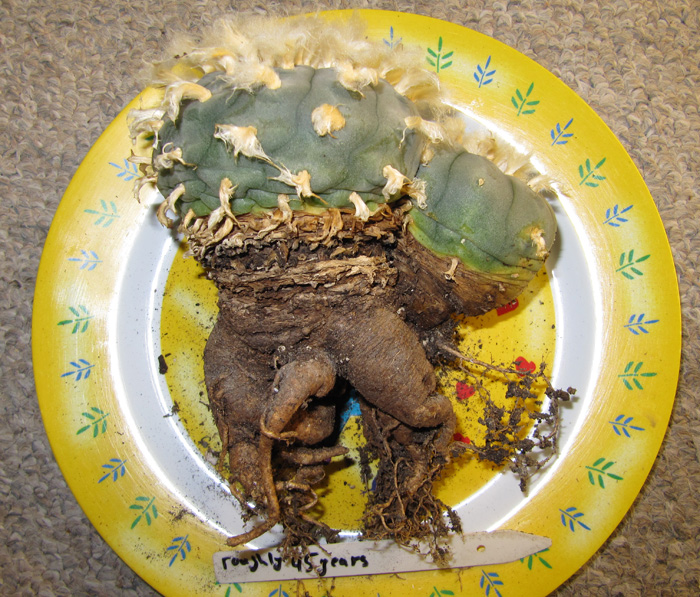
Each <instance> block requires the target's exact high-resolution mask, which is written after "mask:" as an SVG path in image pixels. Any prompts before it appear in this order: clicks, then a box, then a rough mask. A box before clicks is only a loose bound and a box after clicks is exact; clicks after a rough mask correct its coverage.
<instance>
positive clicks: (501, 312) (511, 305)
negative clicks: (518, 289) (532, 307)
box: [496, 299, 520, 315]
mask: <svg viewBox="0 0 700 597" xmlns="http://www.w3.org/2000/svg"><path fill="white" fill-rule="evenodd" d="M519 304H520V303H518V299H515V300H512V301H510V303H508V304H507V305H503V306H502V307H498V309H496V313H497V314H498V315H505V314H506V313H510V312H511V311H515V310H516V309H517V308H518V305H519Z"/></svg>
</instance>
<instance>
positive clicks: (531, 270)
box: [409, 150, 556, 278]
mask: <svg viewBox="0 0 700 597" xmlns="http://www.w3.org/2000/svg"><path fill="white" fill-rule="evenodd" d="M418 176H419V177H420V178H421V179H422V180H424V181H425V183H426V189H425V190H426V197H427V205H426V207H425V209H416V208H414V209H413V210H411V220H412V222H411V224H410V226H409V230H410V232H411V233H412V234H413V235H414V236H415V237H416V239H417V240H418V241H419V242H421V243H422V244H423V245H425V246H426V247H428V248H429V249H431V250H432V251H433V252H435V253H438V254H440V255H448V256H452V257H458V258H459V259H460V260H461V261H462V262H463V263H464V264H465V265H466V266H467V267H469V268H471V269H475V270H478V271H482V272H486V273H499V274H523V275H525V276H526V277H527V278H530V277H532V276H533V275H534V274H535V273H536V272H537V271H538V270H539V269H540V268H541V266H542V262H543V260H544V256H545V254H546V250H547V249H548V248H549V247H550V246H551V242H552V240H553V239H554V235H555V233H556V220H555V218H554V213H553V211H552V209H551V207H550V206H549V204H548V203H547V201H546V200H544V199H543V198H542V197H540V196H539V195H537V194H536V193H535V192H534V191H532V190H531V189H530V188H529V187H528V186H527V185H526V184H525V183H523V182H522V181H520V180H518V179H516V178H514V177H512V176H506V175H505V174H503V173H502V172H501V171H500V170H499V169H498V168H497V167H496V166H495V165H494V164H493V163H492V162H491V161H489V160H488V159H487V158H484V157H482V156H478V155H474V154H470V153H467V152H466V151H451V150H445V151H440V152H439V153H438V154H437V155H435V157H434V158H433V159H432V160H431V161H430V163H429V164H428V165H427V166H422V167H421V168H420V169H419V171H418Z"/></svg>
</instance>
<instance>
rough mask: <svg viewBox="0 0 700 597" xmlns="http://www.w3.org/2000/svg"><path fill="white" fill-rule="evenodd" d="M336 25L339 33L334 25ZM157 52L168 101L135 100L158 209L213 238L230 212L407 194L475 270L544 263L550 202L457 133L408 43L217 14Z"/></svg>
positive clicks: (428, 231)
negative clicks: (218, 20)
mask: <svg viewBox="0 0 700 597" xmlns="http://www.w3.org/2000/svg"><path fill="white" fill-rule="evenodd" d="M339 27H340V28H341V29H342V32H341V33H339V30H338V28H339ZM210 39H213V40H215V41H214V43H207V42H206V41H200V42H198V43H194V42H185V43H184V45H181V46H180V49H179V51H178V55H177V57H176V58H173V59H170V60H167V61H165V62H162V63H159V64H158V65H156V67H155V69H154V76H153V82H152V84H154V85H156V86H160V87H161V88H162V90H163V93H162V99H161V101H160V103H159V104H157V105H154V106H151V107H146V108H144V109H141V110H135V111H133V112H132V114H131V119H130V129H131V134H132V138H134V139H136V138H137V137H138V136H139V135H140V134H142V133H146V134H149V135H151V136H152V138H153V152H152V156H150V157H142V158H138V157H135V158H134V160H135V161H137V162H139V163H140V164H141V169H142V172H143V177H142V178H141V179H140V181H139V185H138V187H137V194H138V193H139V192H140V189H141V188H142V187H143V186H144V185H147V184H155V185H156V186H157V188H158V190H159V191H160V192H161V193H162V194H163V196H164V197H165V200H164V201H163V203H162V204H161V207H160V209H159V211H158V216H159V219H160V220H161V222H162V223H163V224H166V225H172V221H171V220H170V218H169V217H168V215H167V214H168V213H169V212H172V213H174V214H175V215H176V216H178V217H179V218H180V221H181V224H180V227H181V230H183V231H184V232H185V233H187V234H188V235H189V237H190V239H192V238H194V240H195V241H197V242H199V243H200V244H201V245H204V246H211V245H215V244H216V243H218V242H220V241H221V240H223V239H224V238H225V237H226V236H227V235H228V234H229V233H230V232H231V230H232V229H233V228H234V226H235V223H236V222H237V219H236V218H237V216H240V215H241V214H247V213H256V212H264V213H269V212H270V210H274V209H279V210H281V211H282V212H283V213H289V212H293V211H294V210H304V211H307V212H312V213H315V212H320V211H323V210H327V209H329V208H335V209H347V210H354V214H355V216H356V217H358V218H360V219H362V220H367V219H368V218H369V217H370V215H371V214H372V213H373V212H374V211H376V210H377V209H378V208H379V207H380V205H381V204H383V203H390V202H393V201H395V200H397V199H399V198H402V197H406V196H408V197H410V198H411V200H412V201H413V203H414V205H415V208H414V209H413V210H412V211H411V213H410V215H409V217H410V226H409V230H410V231H411V232H412V233H413V235H414V236H415V237H416V239H417V240H418V241H419V242H421V243H422V244H424V245H425V246H427V247H428V248H429V249H431V250H433V251H434V252H436V253H438V254H443V255H449V256H453V257H456V258H459V259H460V260H461V261H462V262H463V263H465V264H466V265H467V266H469V267H476V268H478V269H480V270H482V271H504V272H505V271H510V270H511V269H512V271H514V272H517V271H520V270H521V269H522V268H524V269H525V270H531V271H536V270H537V269H539V267H540V265H541V262H542V259H543V257H544V255H545V254H546V252H547V250H548V248H549V246H550V245H551V241H552V240H553V238H554V232H555V224H554V218H553V215H552V213H551V210H550V209H549V207H548V205H547V203H546V202H545V201H543V200H542V199H541V198H540V197H538V196H537V195H536V194H535V193H534V192H533V191H532V190H531V189H529V188H528V187H527V186H526V185H525V184H523V183H522V182H520V181H518V180H516V179H514V178H512V177H507V176H504V175H503V174H502V173H501V172H500V170H498V168H497V167H496V166H494V165H493V164H492V163H491V162H489V161H488V160H486V159H485V158H482V157H480V156H476V155H473V154H470V153H467V152H466V151H465V150H464V147H463V142H464V138H463V130H462V127H461V125H460V124H458V123H457V122H458V118H456V117H455V116H454V115H452V114H450V112H449V110H448V109H447V108H446V107H445V106H446V102H445V101H444V96H443V92H441V90H440V87H439V84H438V81H437V79H436V78H435V76H434V74H433V73H430V72H429V71H427V70H425V69H423V68H422V67H421V66H419V65H420V64H421V61H420V60H419V59H418V58H417V57H416V56H415V55H414V54H412V53H410V52H408V51H401V50H397V49H388V48H386V47H385V46H384V45H382V44H376V43H372V42H370V41H368V40H367V39H366V38H365V37H364V35H362V31H361V27H360V25H359V23H358V22H357V21H355V20H352V19H351V20H350V21H346V22H343V23H329V21H327V20H324V19H321V18H316V17H314V18H295V19H284V20H282V19H280V20H276V21H272V22H270V21H269V20H266V21H265V23H264V24H263V23H257V24H256V23H255V22H250V21H245V22H244V23H231V22H227V23H223V24H220V25H219V26H218V29H217V30H215V31H214V32H213V33H212V34H211V37H210Z"/></svg>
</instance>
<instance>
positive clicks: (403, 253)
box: [130, 18, 556, 548]
mask: <svg viewBox="0 0 700 597" xmlns="http://www.w3.org/2000/svg"><path fill="white" fill-rule="evenodd" d="M334 27H336V26H335V25H334V26H333V27H332V26H331V25H329V24H328V23H326V22H325V21H323V20H322V19H316V18H313V19H294V20H291V21H272V22H266V23H264V24H263V25H261V24H260V23H258V24H257V26H256V27H249V26H248V25H247V24H245V23H243V24H238V25H235V24H231V23H227V24H225V25H223V26H221V27H220V28H219V29H218V30H217V31H216V32H215V33H213V34H212V37H211V38H210V39H209V40H208V41H207V42H200V43H199V44H198V45H197V44H192V45H191V46H188V47H186V48H184V51H182V52H180V53H179V54H178V56H177V57H175V58H172V59H169V60H166V61H165V62H163V63H160V64H158V65H157V66H156V67H155V76H154V81H152V84H153V85H156V86H160V87H162V89H163V94H162V103H160V104H159V105H156V106H153V107H151V108H148V109H143V110H135V111H133V112H132V114H131V121H130V122H131V125H130V126H131V132H132V136H133V138H134V139H136V138H137V137H138V136H139V135H142V136H149V138H152V139H153V151H152V155H151V156H149V157H141V158H139V157H136V156H135V157H134V160H135V161H137V162H139V163H140V164H141V170H142V173H143V176H142V178H141V180H140V184H139V189H138V190H137V192H139V191H140V189H141V188H143V186H144V185H148V184H155V185H156V186H157V188H158V190H159V191H160V192H161V193H162V195H163V197H164V200H163V203H162V204H161V206H160V209H159V210H158V217H159V219H160V220H161V222H162V223H163V224H164V225H167V226H173V225H174V224H175V223H176V222H177V223H178V226H179V230H180V232H181V233H182V234H183V235H184V237H185V239H186V241H187V243H188V245H189V251H190V253H191V254H192V255H193V256H194V257H195V258H196V259H197V260H199V261H200V262H201V264H202V265H203V266H204V267H205V268H206V270H207V272H208V275H209V277H210V278H211V280H213V282H214V283H215V284H216V285H217V288H218V291H219V314H218V319H217V321H216V324H215V326H214V329H213V331H212V333H211V335H210V337H209V339H208V341H207V345H206V349H205V352H204V355H203V358H204V370H205V381H206V387H207V392H208V397H209V401H210V405H211V411H212V413H213V416H214V419H215V423H216V426H217V428H218V431H219V434H220V437H221V440H222V444H223V450H222V454H221V468H222V470H224V469H226V470H227V471H228V475H229V476H228V479H229V482H230V486H231V490H232V493H233V494H234V495H235V496H236V497H237V498H239V500H240V502H241V504H242V507H243V508H244V510H245V511H246V512H249V511H250V509H251V508H252V510H253V512H254V513H255V514H258V515H259V516H260V517H261V520H262V522H258V523H257V524H252V525H251V529H250V530H249V531H248V532H246V533H244V534H241V535H239V536H235V537H230V538H229V539H228V544H229V545H239V544H242V543H245V542H248V541H250V540H252V539H254V538H255V537H258V536H260V535H261V534H263V533H265V532H266V531H268V530H269V529H271V528H272V527H273V526H274V525H275V524H277V523H282V524H283V525H284V527H285V529H286V533H285V537H286V538H285V541H286V547H287V548H294V547H295V546H299V545H302V546H303V545H305V544H309V543H310V542H313V541H316V540H317V539H318V538H319V536H325V537H327V538H328V539H332V537H333V536H334V531H333V530H332V529H330V528H329V527H327V526H326V525H325V524H324V522H323V520H322V519H318V518H315V517H313V516H311V514H310V513H309V511H310V510H311V508H312V507H313V506H314V504H315V503H316V500H317V496H316V493H315V492H314V486H315V485H316V484H318V482H319V481H320V480H321V479H322V478H323V476H324V474H325V472H324V466H325V464H327V463H328V462H329V461H330V459H332V458H334V457H338V456H342V455H344V454H345V453H346V452H347V450H346V448H345V447H343V446H341V445H337V443H335V440H334V438H335V437H336V436H337V425H338V422H337V410H338V406H339V405H340V404H341V403H342V400H343V396H345V393H346V391H347V389H348V387H350V386H352V387H354V388H355V390H356V391H357V393H358V394H359V396H360V404H361V412H362V424H363V430H364V435H365V437H366V440H367V450H368V453H369V454H371V455H372V456H373V457H374V458H376V459H377V461H378V469H377V473H376V477H375V479H374V481H375V483H374V487H375V490H374V492H373V493H372V495H371V496H370V498H369V501H368V504H367V509H366V514H365V519H364V527H365V528H364V533H365V536H367V537H373V538H382V537H394V538H395V539H396V540H397V541H399V542H400V543H408V542H410V541H413V540H414V539H421V538H426V537H432V538H434V537H436V536H440V535H442V534H444V533H446V532H447V531H448V530H449V526H450V524H451V525H452V526H457V525H458V520H456V517H452V518H450V517H447V518H446V517H444V516H443V515H442V514H443V513H444V510H445V506H444V505H443V504H441V503H440V502H439V501H438V500H437V499H435V498H434V497H433V496H432V483H433V481H434V479H435V478H436V477H437V475H439V474H440V471H441V470H442V469H443V467H444V466H445V465H446V464H447V463H448V462H450V460H451V459H452V458H454V457H455V454H456V452H457V451H456V450H455V449H454V447H453V444H452V438H453V434H454V430H455V415H454V412H453V410H452V406H451V403H450V401H449V400H448V399H447V398H446V397H445V396H443V395H441V394H440V393H438V392H437V391H436V377H435V372H434V367H435V365H436V364H437V362H438V359H440V358H444V356H445V354H444V351H443V352H441V349H440V346H443V345H444V344H445V343H449V342H450V341H451V340H452V336H453V333H454V329H455V325H456V324H455V319H454V316H455V315H460V314H463V315H476V314H481V313H484V312H486V311H488V310H490V309H493V308H496V307H500V306H502V305H504V304H506V303H509V302H510V301H512V300H513V299H514V298H515V297H516V296H517V295H518V294H519V293H520V292H521V291H522V290H523V289H524V287H525V286H526V285H527V283H528V281H529V280H530V279H532V277H533V276H534V275H535V274H536V273H537V272H538V271H539V270H540V268H541V267H542V265H543V263H544V260H545V258H546V256H547V254H548V252H549V249H550V247H551V244H552V242H553V240H554V236H555V231H556V223H555V219H554V215H553V212H552V210H551V208H550V207H549V205H548V203H547V201H545V200H544V199H543V198H542V197H541V196H540V195H539V194H537V193H536V192H535V191H533V190H532V189H531V188H530V187H529V186H528V184H526V182H524V181H523V180H520V179H518V178H514V177H513V176H508V175H506V174H504V173H503V172H502V171H501V170H500V169H499V168H498V167H497V166H496V165H494V163H493V162H492V161H490V160H489V159H488V158H487V157H482V156H480V155H475V154H473V153H469V152H468V151H467V150H466V149H465V147H464V141H465V138H464V134H463V132H462V130H461V128H460V127H459V126H458V124H457V121H458V119H456V118H455V116H454V114H451V113H450V111H449V110H447V109H446V108H445V104H444V103H443V101H442V98H441V92H440V90H439V85H438V83H437V81H436V79H435V78H434V75H432V74H431V73H429V72H427V71H424V70H423V69H422V68H421V67H420V66H417V65H418V64H419V62H418V61H416V60H415V59H414V57H413V56H411V55H410V54H408V53H402V52H401V51H399V50H388V49H386V48H383V47H381V46H379V45H375V44H372V43H371V42H368V41H367V40H366V39H365V38H364V36H362V35H359V34H358V33H357V32H356V31H355V30H354V27H355V25H352V24H351V25H347V24H346V25H342V27H346V28H347V29H346V30H345V31H343V33H342V35H339V34H338V33H337V29H335V32H334V29H333V28H334ZM251 30H252V31H255V33H251V32H250V31H251ZM261 31H264V32H265V33H261ZM339 40H340V41H339ZM446 520H448V521H449V520H451V521H452V522H451V523H449V522H445V521H446Z"/></svg>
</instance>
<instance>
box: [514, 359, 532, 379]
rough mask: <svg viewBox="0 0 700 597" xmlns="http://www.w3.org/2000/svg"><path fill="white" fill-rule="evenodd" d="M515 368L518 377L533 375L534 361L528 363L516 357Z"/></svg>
mask: <svg viewBox="0 0 700 597" xmlns="http://www.w3.org/2000/svg"><path fill="white" fill-rule="evenodd" d="M515 367H516V369H517V371H518V375H520V376H523V375H527V374H528V373H534V372H535V369H537V365H535V363H534V361H528V360H527V359H526V358H525V357H518V358H517V359H515Z"/></svg>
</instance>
